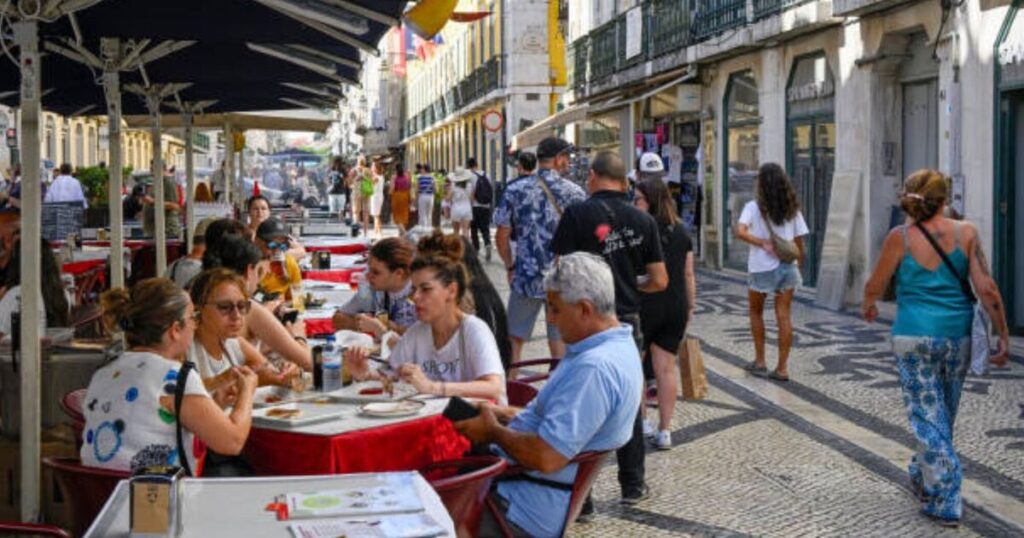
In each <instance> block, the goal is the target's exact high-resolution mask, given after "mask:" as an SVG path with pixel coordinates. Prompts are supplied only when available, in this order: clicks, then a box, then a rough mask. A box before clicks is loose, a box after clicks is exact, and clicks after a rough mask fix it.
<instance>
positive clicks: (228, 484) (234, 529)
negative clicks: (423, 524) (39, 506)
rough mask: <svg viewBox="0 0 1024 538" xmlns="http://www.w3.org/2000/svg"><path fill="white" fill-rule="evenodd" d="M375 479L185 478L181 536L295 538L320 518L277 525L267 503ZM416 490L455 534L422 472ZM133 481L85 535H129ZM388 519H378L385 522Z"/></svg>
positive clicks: (428, 508) (116, 493)
mask: <svg viewBox="0 0 1024 538" xmlns="http://www.w3.org/2000/svg"><path fill="white" fill-rule="evenodd" d="M367 478H370V479H372V478H373V475H350V476H344V477H340V476H304V477H272V478H270V477H260V478H215V479H210V478H206V479H195V478H186V479H184V481H183V484H182V489H181V495H182V497H181V501H182V502H181V512H180V513H181V521H182V532H181V534H180V535H179V536H180V537H181V538H190V537H204V538H205V537H209V536H216V537H218V538H233V537H239V538H243V537H244V538H248V537H250V536H260V537H262V536H268V537H277V536H279V537H281V538H285V537H289V538H290V537H291V536H292V534H291V532H290V531H289V529H288V527H289V525H292V524H294V523H296V522H312V521H318V520H292V521H278V520H277V516H276V514H275V513H274V512H270V511H267V510H266V509H265V508H266V506H267V504H269V503H271V502H273V500H274V498H275V497H276V496H278V495H282V494H285V493H290V492H313V491H325V490H332V489H339V488H344V487H346V486H348V487H360V484H362V483H366V482H367ZM410 478H411V482H412V484H413V486H412V487H414V488H415V489H416V493H417V495H418V496H419V498H420V500H421V501H422V502H423V508H424V513H425V514H426V515H428V516H430V518H431V519H433V520H434V521H435V522H437V523H438V524H439V525H440V526H441V527H444V528H445V529H446V530H447V532H448V534H447V536H455V526H454V524H453V523H452V519H451V516H449V515H448V511H447V510H446V509H445V507H444V504H442V502H441V498H440V497H438V495H437V493H436V492H435V491H434V490H433V488H431V487H430V484H429V483H428V482H427V481H426V480H425V479H424V478H423V477H422V476H420V475H419V474H418V473H411V476H410ZM129 489H130V488H129V482H128V481H127V480H122V481H121V482H119V483H118V484H117V488H116V489H114V493H113V494H111V496H110V498H109V499H107V503H106V505H105V506H104V507H103V510H102V511H100V513H99V515H97V516H96V519H95V520H94V521H93V524H92V527H90V528H89V530H88V531H87V532H86V533H85V536H86V537H89V538H119V537H125V538H127V537H128V536H129V512H130V511H131V508H130V507H129V501H130V498H131V494H130V491H129ZM387 517H388V516H373V517H372V519H377V520H380V519H384V518H387ZM337 519H339V520H345V519H347V520H366V519H368V516H362V517H355V518H337Z"/></svg>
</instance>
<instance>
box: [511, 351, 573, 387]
mask: <svg viewBox="0 0 1024 538" xmlns="http://www.w3.org/2000/svg"><path fill="white" fill-rule="evenodd" d="M561 360H562V359H556V358H554V357H551V358H547V359H530V360H525V361H519V362H513V363H512V364H509V365H508V369H509V371H510V372H516V373H518V372H519V370H520V369H521V368H524V367H527V366H540V365H544V364H546V365H548V371H547V373H543V374H533V375H528V376H526V377H514V378H510V379H512V380H514V381H522V382H523V383H536V382H538V381H544V380H545V379H547V378H549V377H551V372H554V371H555V368H557V367H558V363H559V362H560V361H561Z"/></svg>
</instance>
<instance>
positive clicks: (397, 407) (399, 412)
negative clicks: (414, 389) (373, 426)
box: [359, 400, 426, 418]
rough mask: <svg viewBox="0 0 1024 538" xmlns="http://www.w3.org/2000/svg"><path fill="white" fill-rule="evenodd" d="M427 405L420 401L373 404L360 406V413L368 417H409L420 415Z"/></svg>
mask: <svg viewBox="0 0 1024 538" xmlns="http://www.w3.org/2000/svg"><path fill="white" fill-rule="evenodd" d="M425 405H426V404H425V403H424V402H422V401H419V400H398V401H394V402H371V403H367V404H363V405H360V406H359V413H360V414H363V415H366V416H368V417H380V418H391V417H407V416H410V415H415V414H416V413H419V412H420V410H421V409H423V407H424V406H425Z"/></svg>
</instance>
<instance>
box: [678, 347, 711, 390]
mask: <svg viewBox="0 0 1024 538" xmlns="http://www.w3.org/2000/svg"><path fill="white" fill-rule="evenodd" d="M679 377H680V380H681V381H682V388H683V398H684V399H686V400H703V399H704V398H705V397H706V396H707V395H708V378H707V376H706V375H705V374H704V359H703V358H702V357H701V354H700V340H697V339H696V338H687V339H686V340H684V341H683V343H682V345H680V346H679Z"/></svg>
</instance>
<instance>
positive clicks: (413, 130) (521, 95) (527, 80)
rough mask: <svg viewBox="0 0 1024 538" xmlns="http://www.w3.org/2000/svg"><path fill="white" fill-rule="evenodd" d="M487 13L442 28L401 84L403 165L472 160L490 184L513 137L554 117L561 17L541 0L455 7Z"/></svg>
mask: <svg viewBox="0 0 1024 538" xmlns="http://www.w3.org/2000/svg"><path fill="white" fill-rule="evenodd" d="M456 11H460V12H479V11H486V12H489V13H490V14H489V15H488V16H486V17H483V18H481V19H479V20H476V21H473V22H465V23H463V22H449V23H448V24H447V25H446V26H445V28H444V29H443V30H442V32H441V34H440V36H441V37H440V40H439V41H440V43H439V44H430V45H428V48H431V49H433V53H432V54H429V53H428V54H426V55H425V56H426V57H425V59H422V60H415V61H414V60H410V61H409V62H408V71H407V75H406V78H405V111H406V116H405V122H404V133H403V134H404V138H403V143H404V147H405V160H406V163H407V165H413V164H415V163H429V164H431V165H432V166H433V167H434V168H435V169H447V170H452V169H454V168H455V167H457V166H462V165H463V164H464V163H465V160H466V158H468V157H476V159H477V161H478V162H479V163H480V165H481V167H482V168H483V169H484V170H485V171H486V172H487V173H488V174H490V175H491V176H492V177H495V178H496V179H498V180H503V179H504V178H505V177H507V174H508V173H509V172H508V169H507V167H506V166H505V164H504V148H505V146H506V145H507V144H508V141H509V139H510V138H511V136H512V135H514V134H515V133H517V132H518V131H520V130H523V129H526V128H528V127H530V126H531V125H533V124H534V123H536V122H538V121H540V120H542V119H544V118H546V117H548V116H549V115H551V114H552V113H554V112H555V107H556V105H557V103H558V100H559V99H560V95H561V93H562V92H563V91H564V88H565V82H566V76H567V73H566V66H565V53H564V51H565V47H564V41H563V35H564V34H563V31H562V26H564V23H565V14H566V12H565V11H564V10H563V9H560V3H559V2H557V1H551V2H549V1H547V0H516V1H512V0H489V1H482V0H473V1H470V0H461V1H460V2H459V3H458V7H457V9H456Z"/></svg>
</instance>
